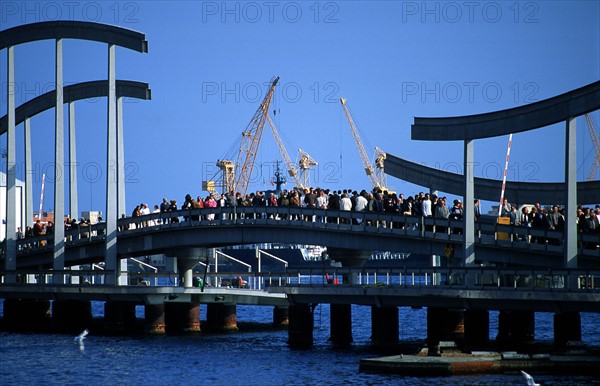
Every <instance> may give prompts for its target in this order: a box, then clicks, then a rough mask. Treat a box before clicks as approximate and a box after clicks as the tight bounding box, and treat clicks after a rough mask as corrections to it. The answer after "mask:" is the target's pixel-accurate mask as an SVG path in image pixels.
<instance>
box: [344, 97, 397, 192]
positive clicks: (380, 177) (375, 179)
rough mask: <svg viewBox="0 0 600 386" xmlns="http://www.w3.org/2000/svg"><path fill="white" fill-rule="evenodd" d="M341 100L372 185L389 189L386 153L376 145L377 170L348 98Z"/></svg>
mask: <svg viewBox="0 0 600 386" xmlns="http://www.w3.org/2000/svg"><path fill="white" fill-rule="evenodd" d="M340 102H341V103H342V107H343V108H344V113H345V114H346V118H347V119H348V124H349V125H350V129H351V131H352V135H353V137H354V143H355V144H356V148H357V149H358V154H359V156H360V159H361V161H362V163H363V167H364V169H365V173H366V174H367V177H368V178H369V181H371V185H372V186H373V187H374V188H379V189H381V190H382V191H384V190H387V188H386V186H385V174H384V172H383V170H384V169H383V165H384V161H385V158H386V153H385V152H384V151H382V150H381V149H380V148H378V147H375V167H376V168H377V172H375V169H374V168H373V165H371V162H370V161H369V157H368V156H367V152H366V151H365V147H364V146H363V144H362V141H361V139H360V136H359V135H358V130H357V129H356V124H355V123H354V119H353V118H352V114H350V110H349V109H348V106H347V105H346V98H340Z"/></svg>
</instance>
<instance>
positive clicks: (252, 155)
mask: <svg viewBox="0 0 600 386" xmlns="http://www.w3.org/2000/svg"><path fill="white" fill-rule="evenodd" d="M278 81H279V77H278V76H277V77H275V79H274V80H273V81H272V84H271V87H270V88H269V91H268V92H267V95H266V96H265V98H264V99H263V101H262V102H261V104H260V106H259V107H258V109H257V110H256V112H255V113H254V116H253V117H252V119H251V120H250V123H248V126H246V129H245V130H244V131H243V132H242V138H241V142H240V147H239V151H238V154H237V158H236V161H235V163H234V162H233V161H232V160H231V159H229V158H226V159H222V160H218V161H217V167H218V168H219V172H217V174H218V173H222V174H223V176H222V179H221V183H220V187H221V188H222V193H224V192H230V191H235V192H239V193H241V194H242V195H243V196H245V195H246V192H247V190H248V185H249V184H250V176H251V175H252V170H253V169H254V161H255V160H256V155H257V153H258V148H259V145H260V140H261V138H262V133H263V129H264V127H265V122H266V121H267V116H268V114H269V106H270V105H271V100H272V98H273V93H274V91H275V85H277V82H278ZM216 177H217V176H216V175H215V176H214V177H213V178H211V179H210V180H208V181H203V182H202V188H203V189H204V190H206V191H209V192H211V193H218V192H217V190H216V189H217V187H218V186H217V183H216V181H215V180H216Z"/></svg>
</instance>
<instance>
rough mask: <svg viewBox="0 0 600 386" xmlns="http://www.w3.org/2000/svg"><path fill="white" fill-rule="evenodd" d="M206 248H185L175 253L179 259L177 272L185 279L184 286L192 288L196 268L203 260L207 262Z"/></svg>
mask: <svg viewBox="0 0 600 386" xmlns="http://www.w3.org/2000/svg"><path fill="white" fill-rule="evenodd" d="M206 253H207V252H206V248H185V249H181V250H177V252H175V253H174V255H176V259H177V272H178V273H179V275H180V276H182V277H183V286H184V287H185V288H192V286H193V277H194V267H195V266H196V265H197V264H198V262H199V261H201V260H203V261H204V260H206Z"/></svg>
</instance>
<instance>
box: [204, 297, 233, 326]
mask: <svg viewBox="0 0 600 386" xmlns="http://www.w3.org/2000/svg"><path fill="white" fill-rule="evenodd" d="M206 322H207V323H208V328H209V329H211V330H216V331H237V329H238V326H237V315H236V305H235V303H229V304H224V303H209V304H207V307H206Z"/></svg>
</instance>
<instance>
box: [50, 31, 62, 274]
mask: <svg viewBox="0 0 600 386" xmlns="http://www.w3.org/2000/svg"><path fill="white" fill-rule="evenodd" d="M54 111H55V114H54V117H55V127H54V140H55V144H54V260H53V264H52V268H53V269H54V270H64V268H65V227H64V218H65V180H64V176H65V171H64V169H63V168H64V165H65V133H64V132H65V126H64V96H63V58H62V39H56V106H55V107H54ZM52 282H53V283H55V284H64V283H65V275H63V274H60V275H56V274H54V275H52Z"/></svg>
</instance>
